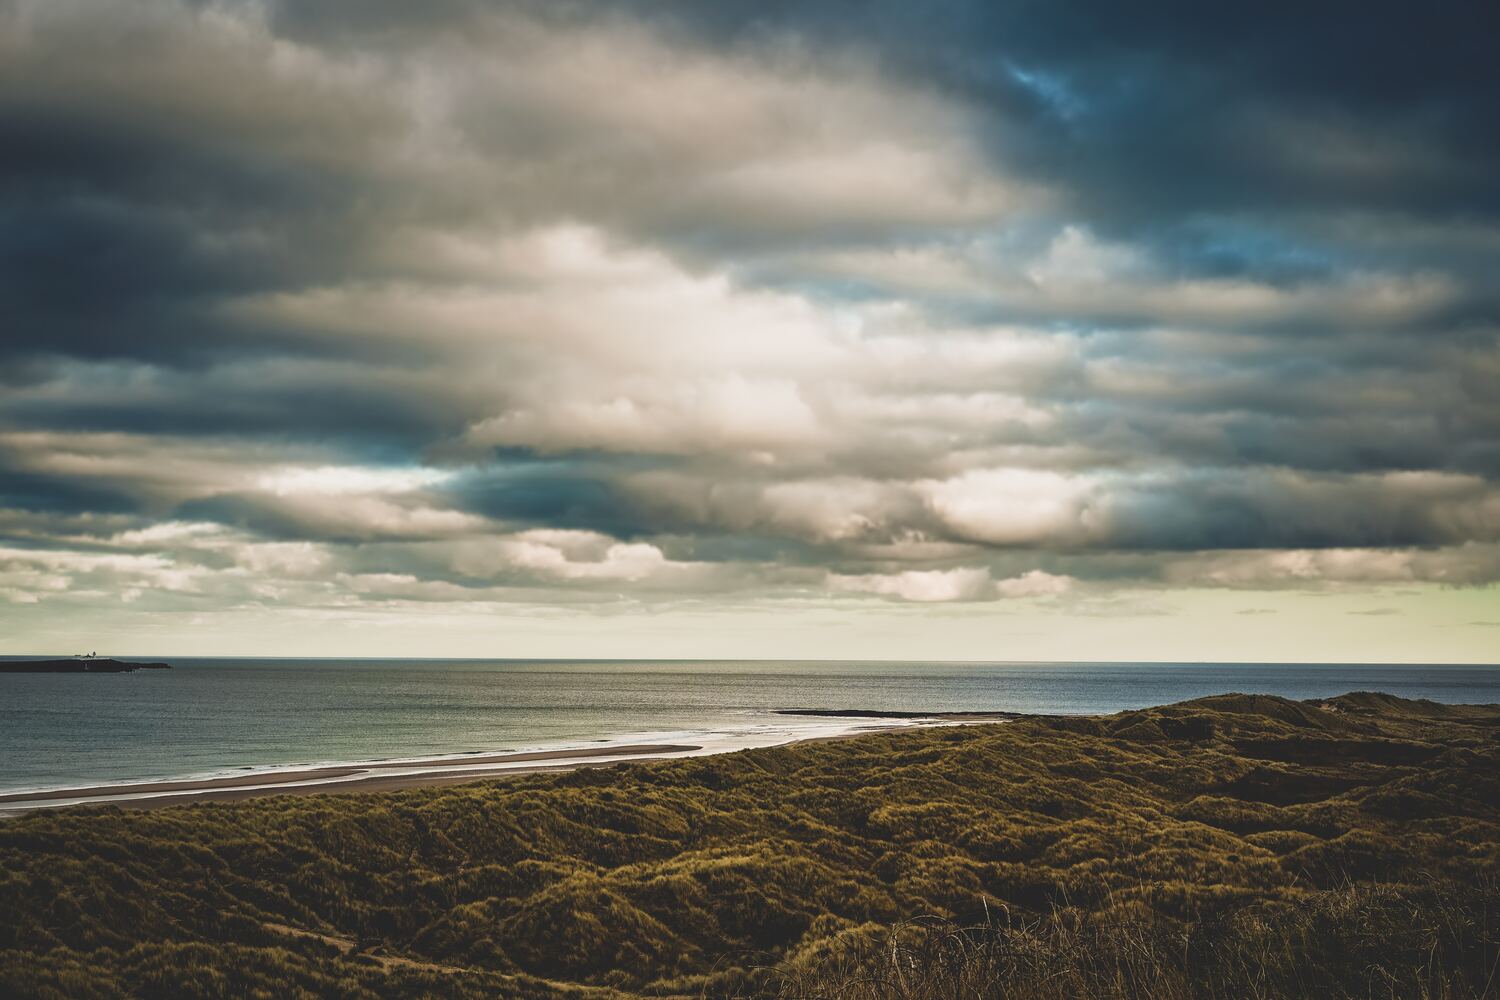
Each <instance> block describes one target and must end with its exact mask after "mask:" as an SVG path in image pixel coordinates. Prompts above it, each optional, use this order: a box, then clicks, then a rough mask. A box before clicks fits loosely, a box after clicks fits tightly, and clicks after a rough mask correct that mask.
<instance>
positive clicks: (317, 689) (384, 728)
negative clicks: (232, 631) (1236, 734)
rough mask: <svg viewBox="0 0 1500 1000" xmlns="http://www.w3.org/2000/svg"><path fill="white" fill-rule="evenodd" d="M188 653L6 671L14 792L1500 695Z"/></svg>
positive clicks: (1436, 688)
mask: <svg viewBox="0 0 1500 1000" xmlns="http://www.w3.org/2000/svg"><path fill="white" fill-rule="evenodd" d="M137 659H152V657H138V658H137ZM171 662H172V663H173V665H174V667H175V668H176V669H173V670H170V671H164V670H148V671H139V672H137V673H131V674H87V675H85V674H12V675H0V791H4V790H16V789H27V788H45V787H64V786H76V785H85V784H94V783H100V782H112V781H126V780H141V779H148V778H166V777H185V776H196V775H203V774H219V773H225V772H230V771H233V770H235V769H237V768H243V767H267V766H275V765H288V764H299V763H313V762H322V761H356V760H373V759H380V758H389V757H411V756H421V755H431V754H447V753H462V752H466V751H475V750H496V749H520V748H526V747H532V746H536V745H538V744H556V743H579V742H586V741H588V740H591V739H597V738H600V737H605V736H618V735H624V734H631V733H657V734H660V733H673V734H686V733H695V732H721V731H728V730H734V729H741V728H746V727H749V726H753V725H756V724H757V723H763V722H765V721H767V720H768V719H769V718H770V716H769V714H768V713H770V712H771V711H773V710H775V709H778V708H868V709H891V710H915V711H962V710H1005V711H1017V712H1044V713H1096V712H1114V711H1119V710H1122V709H1127V708H1141V707H1144V706H1148V705H1159V704H1164V703H1168V702H1173V701H1181V700H1183V699H1186V698H1194V697H1198V696H1201V695H1206V694H1218V693H1222V692H1226V691H1243V692H1255V693H1267V694H1280V695H1285V696H1287V697H1291V698H1317V697H1325V696H1328V695H1333V694H1342V693H1344V692H1347V691H1356V690H1377V691H1387V692H1390V693H1392V694H1397V695H1401V696H1403V697H1408V698H1430V699H1433V700H1435V701H1443V702H1453V703H1459V702H1500V666H1384V665H1357V664H1356V665H1349V664H1306V665H1304V664H1243V663H1235V664H1150V663H1070V664H1048V663H994V664H952V663H946V664H934V663H832V662H820V661H808V662H791V661H776V662H764V661H762V662H753V661H752V662H718V661H715V662H681V661H668V662H645V661H630V662H608V661H566V662H563V661H517V660H488V661H454V660H443V661H413V660H400V661H393V660H383V661H382V660H250V659H176V658H171Z"/></svg>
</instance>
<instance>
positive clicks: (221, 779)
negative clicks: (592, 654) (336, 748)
mask: <svg viewBox="0 0 1500 1000" xmlns="http://www.w3.org/2000/svg"><path fill="white" fill-rule="evenodd" d="M793 714H796V715H798V716H801V717H803V718H804V719H806V720H807V721H802V720H801V719H799V721H798V722H797V723H795V724H789V725H787V726H785V727H776V726H767V727H761V728H759V729H755V730H749V731H745V732H729V733H705V734H700V735H701V737H702V738H701V739H695V740H694V742H691V743H687V742H681V743H679V742H654V741H653V742H608V743H607V745H603V746H571V747H558V748H555V749H537V750H527V751H520V752H512V753H482V754H469V755H464V756H457V757H432V758H422V759H410V760H385V761H373V762H369V763H351V764H331V765H319V766H311V767H293V768H286V769H278V770H265V771H259V772H255V773H249V774H236V775H222V776H215V777H206V778H184V779H173V780H162V781H143V782H129V783H120V784H109V785H90V786H83V787H76V788H53V789H42V790H37V791H17V792H7V793H4V794H0V817H3V816H6V815H15V814H18V813H20V812H23V811H29V810H32V809H44V808H57V807H62V806H85V805H117V806H125V807H129V808H138V809H149V808H158V807H161V806H168V805H181V804H184V803H191V802H213V801H230V800H238V799H247V798H255V797H259V796H264V795H310V794H321V793H332V792H388V791H397V790H400V789H404V788H421V787H428V786H433V785H453V784H459V783H462V782H466V781H483V780H488V779H495V778H504V777H511V776H514V775H518V774H532V773H536V772H538V771H555V770H571V769H575V768H582V767H607V766H610V765H614V764H628V763H640V762H644V761H651V760H670V759H673V758H681V757H694V756H705V755H708V754H717V753H732V752H734V751H737V750H749V749H754V748H757V747H769V746H781V745H785V744H788V743H797V742H807V741H822V740H831V739H846V738H849V737H852V736H858V735H862V734H865V733H872V732H882V731H886V730H891V729H900V728H907V727H917V726H922V727H925V726H934V725H962V724H966V723H969V724H972V723H975V722H993V721H1004V720H1006V719H1007V718H1010V717H1011V716H1009V715H1008V714H1002V713H994V714H986V713H963V714H962V717H961V718H960V717H958V714H957V713H954V715H953V716H948V717H943V716H918V715H901V714H899V713H880V714H879V715H876V714H874V713H854V714H851V713H845V712H839V713H829V714H828V715H819V714H816V713H813V712H811V711H809V710H796V711H795V713H793ZM813 719H817V720H818V721H812V720H813ZM601 742H604V741H601Z"/></svg>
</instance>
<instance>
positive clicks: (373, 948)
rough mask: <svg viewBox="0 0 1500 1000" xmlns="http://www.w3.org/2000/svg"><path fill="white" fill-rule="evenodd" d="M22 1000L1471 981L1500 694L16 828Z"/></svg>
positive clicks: (31, 822) (7, 978) (868, 740)
mask: <svg viewBox="0 0 1500 1000" xmlns="http://www.w3.org/2000/svg"><path fill="white" fill-rule="evenodd" d="M0 871H3V879H0V994H4V995H14V996H51V997H58V996H67V997H94V996H100V997H103V996H117V995H121V994H139V995H145V996H153V997H175V996H194V995H207V996H226V997H227V996H261V997H283V996H296V995H328V996H427V995H436V996H457V997H479V996H496V995H499V996H536V997H555V996H575V995H577V996H612V995H620V994H628V995H635V994H648V995H661V994H665V995H689V996H699V995H703V996H762V995H769V996H786V997H792V996H828V997H832V996H835V995H837V996H840V997H848V998H874V997H880V998H896V997H965V996H1016V997H1063V996H1122V997H1123V996H1139V997H1147V996H1150V997H1166V998H1171V997H1192V996H1197V997H1209V996H1216V997H1272V996H1334V997H1338V996H1347V997H1393V996H1399V997H1407V996H1413V997H1415V996H1431V997H1478V996H1486V995H1488V996H1496V995H1497V991H1500V972H1497V968H1500V966H1497V963H1500V890H1497V877H1500V708H1460V707H1448V706H1440V705H1435V704H1431V703H1426V702H1406V701H1401V700H1398V699H1394V698H1389V697H1385V696H1381V695H1348V696H1345V697H1343V698H1337V699H1333V700H1331V701H1330V702H1327V703H1324V705H1323V706H1316V705H1311V704H1302V703H1296V702H1291V701H1286V700H1283V699H1278V698H1269V697H1248V696H1241V695H1226V696H1223V697H1218V698H1207V699H1203V700H1200V701H1196V702H1190V703H1186V704H1182V705H1176V706H1171V707H1167V708H1161V709H1153V710H1150V711H1143V712H1130V713H1125V714H1121V715H1118V716H1111V717H1107V718H1090V719H1078V718H1074V719H1057V718H1052V719H1048V718H1030V719H1023V720H1020V721H1017V722H1012V723H1006V724H1000V725H985V726H975V727H968V728H946V729H931V730H924V731H915V732H904V733H892V734H885V735H873V736H866V737H861V738H859V739H855V740H848V741H842V742H832V743H821V744H802V745H798V746H792V747H786V748H780V749H773V750H758V751H750V752H745V753H739V754H733V755H726V756H718V757H709V758H700V759H695V760H685V761H674V762H663V763H655V764H635V765H622V766H617V767H613V768H608V769H598V770H585V771H575V772H571V773H567V774H554V775H534V776H529V777H523V778H515V779H508V780H502V781H494V782H488V783H477V784H472V785H464V786H457V787H451V788H444V789H428V790H414V791H408V792H398V793H388V794H380V795H345V796H338V795H328V796H311V797H306V798H277V797H268V798H261V799H255V800H251V801H246V802H238V803H218V804H205V805H197V806H188V807H175V808H168V809H161V810H154V811H142V812H132V811H122V810H119V809H117V808H104V809H72V810H62V811H56V812H45V813H38V814H32V815H28V816H25V817H22V818H20V819H17V820H14V821H10V822H6V823H3V824H0Z"/></svg>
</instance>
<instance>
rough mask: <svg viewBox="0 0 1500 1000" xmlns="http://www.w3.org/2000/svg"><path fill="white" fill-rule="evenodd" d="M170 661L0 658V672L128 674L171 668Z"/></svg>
mask: <svg viewBox="0 0 1500 1000" xmlns="http://www.w3.org/2000/svg"><path fill="white" fill-rule="evenodd" d="M171 669H172V665H171V664H170V663H127V662H125V661H124V660H113V659H110V658H108V657H99V656H78V657H69V658H67V659H60V660H0V674H128V673H130V672H131V671H132V670H171Z"/></svg>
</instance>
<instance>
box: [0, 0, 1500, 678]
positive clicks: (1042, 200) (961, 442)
mask: <svg viewBox="0 0 1500 1000" xmlns="http://www.w3.org/2000/svg"><path fill="white" fill-rule="evenodd" d="M1314 8H1315V9H1309V8H1307V6H1306V5H1280V4H1273V5H1270V6H1264V5H1262V6H1259V7H1254V8H1249V7H1247V8H1245V9H1244V10H1243V11H1239V12H1233V11H1225V10H1221V9H1213V10H1210V9H1208V8H1204V7H1202V6H1201V5H1194V4H1178V3H1175V2H1165V0H1163V2H1157V3H1153V4H1150V5H1147V7H1145V8H1141V7H1140V6H1133V7H1126V6H1122V5H1119V4H1113V3H1104V2H1099V3H1092V2H1090V3H1084V4H1081V5H1078V4H1070V5H1062V6H1057V7H1055V8H1054V7H1048V6H1045V5H1037V4H1023V3H1016V4H988V3H977V2H961V0H951V2H945V3H941V4H937V5H898V4H885V3H879V2H872V3H860V4H854V3H831V2H830V3H811V4H789V5H780V4H763V3H758V4H745V5H739V4H732V3H731V4H711V5H702V4H693V3H683V4H680V5H673V4H632V3H618V4H577V5H574V4H549V3H535V4H532V3H516V4H486V3H478V2H458V0H452V2H442V3H432V4H399V3H377V4H370V3H318V4H292V3H275V2H243V3H241V2H220V3H201V2H189V0H142V2H138V3H131V4H120V3H109V2H103V0H0V601H3V602H8V603H5V604H4V609H3V610H0V620H3V621H5V622H6V623H7V626H8V631H9V632H10V634H11V636H12V640H11V641H12V644H13V645H18V647H25V648H29V646H27V644H28V643H31V644H33V645H34V644H35V642H37V641H40V638H38V637H44V636H53V635H56V634H60V633H62V632H65V631H67V630H73V631H78V632H87V629H88V626H87V625H86V624H83V623H86V622H88V621H89V620H90V619H91V618H94V619H98V620H104V619H105V618H107V616H108V615H115V614H117V613H118V610H119V607H120V602H122V601H123V602H125V604H126V605H128V606H129V609H130V611H129V615H130V617H129V619H128V620H129V621H131V622H134V623H137V624H136V625H132V626H131V629H134V631H128V634H129V635H130V636H132V637H134V639H135V640H138V644H145V643H147V642H148V640H147V639H141V638H139V637H140V636H143V635H149V636H152V637H156V638H158V639H160V640H161V641H164V642H168V643H170V641H171V639H172V637H173V636H174V635H176V634H178V632H180V631H181V630H183V629H190V628H193V627H196V626H195V625H194V624H193V623H195V622H197V623H200V624H201V623H203V622H210V621H212V620H214V616H223V615H233V614H253V615H263V616H266V617H267V620H272V619H273V618H274V614H273V613H275V614H281V615H284V616H289V617H294V618H298V619H299V620H309V619H311V620H319V619H323V620H328V621H352V620H376V619H378V620H381V621H384V622H387V623H389V622H405V623H407V624H408V625H409V627H410V628H411V629H416V630H420V629H422V628H423V627H426V625H427V624H428V623H431V622H434V621H439V620H441V618H440V616H441V615H442V614H444V613H446V612H445V608H446V609H451V608H463V609H465V610H466V613H469V614H473V615H480V616H482V615H484V614H494V615H495V616H497V620H498V619H500V618H504V619H505V620H506V621H508V622H514V621H515V620H516V611H517V609H524V611H525V614H526V615H530V616H539V617H541V618H546V619H548V620H553V619H556V617H557V616H562V619H564V620H566V621H569V622H572V623H573V626H572V627H576V628H578V629H588V628H593V627H596V626H597V627H606V626H601V625H598V623H600V622H610V621H618V620H619V617H620V614H621V612H624V611H629V612H631V613H636V614H640V615H646V616H657V617H659V618H660V619H661V620H662V621H663V622H670V621H676V620H678V619H675V618H672V615H674V614H679V613H682V612H683V611H684V609H687V610H688V611H691V612H692V613H703V614H711V615H719V616H724V615H731V616H732V615H733V614H734V613H735V611H736V609H761V610H762V611H763V610H764V609H766V608H775V609H779V611H778V613H779V614H782V615H784V617H785V619H786V620H787V621H788V622H789V624H788V625H787V626H786V627H787V628H788V629H790V630H792V632H795V629H796V627H797V625H796V623H797V622H798V621H804V620H812V619H815V618H817V616H819V615H823V614H827V613H838V614H853V615H858V614H860V613H861V612H862V609H863V610H864V611H872V610H873V611H876V612H879V613H880V614H892V613H896V609H906V611H911V612H912V613H915V611H916V610H917V608H918V607H920V608H924V609H926V612H925V613H926V614H928V615H929V616H931V615H937V616H938V617H935V618H934V617H928V618H926V619H923V620H924V621H928V622H941V621H942V620H943V619H942V615H943V614H959V613H964V614H970V615H974V614H983V615H989V616H991V618H992V620H996V621H999V620H1001V618H1003V616H1006V615H1012V616H1021V618H1017V619H1015V620H1022V618H1024V620H1025V621H1027V622H1030V623H1032V625H1033V626H1035V627H1038V628H1044V629H1069V628H1073V627H1074V625H1073V624H1072V623H1076V622H1086V621H1087V620H1091V619H1094V618H1110V617H1118V616H1126V617H1136V618H1141V619H1142V620H1145V619H1148V618H1151V619H1161V618H1163V616H1170V615H1171V614H1174V613H1179V612H1181V613H1186V612H1184V611H1183V609H1184V608H1186V607H1187V606H1188V605H1190V604H1191V603H1192V601H1193V600H1194V599H1195V598H1191V597H1188V598H1184V597H1183V596H1182V595H1194V594H1196V595H1199V597H1200V598H1202V599H1205V600H1206V599H1208V597H1212V596H1214V595H1218V596H1219V597H1223V598H1224V599H1226V600H1231V601H1238V604H1237V605H1235V606H1234V607H1232V608H1230V607H1228V606H1227V605H1226V610H1225V614H1232V615H1235V616H1236V618H1235V620H1236V621H1237V622H1239V623H1241V624H1246V623H1251V624H1253V623H1255V622H1256V621H1257V616H1258V615H1259V614H1263V613H1264V612H1266V611H1276V610H1279V609H1280V605H1278V606H1277V607H1266V606H1265V604H1266V601H1265V599H1264V595H1268V594H1269V595H1273V596H1275V598H1276V600H1277V601H1281V602H1285V601H1287V600H1290V599H1291V597H1290V596H1289V595H1300V598H1301V599H1305V600H1306V601H1316V600H1318V599H1324V598H1327V597H1328V596H1330V595H1340V594H1342V595H1353V596H1352V597H1351V598H1350V599H1351V600H1357V601H1359V602H1360V603H1358V604H1357V605H1351V607H1358V608H1364V609H1366V610H1363V611H1358V610H1356V611H1355V612H1354V613H1356V614H1363V615H1366V616H1369V615H1373V614H1375V612H1372V611H1369V610H1368V609H1369V608H1379V609H1380V614H1381V615H1386V614H1388V613H1389V612H1394V614H1391V615H1390V616H1391V617H1399V614H1400V609H1399V608H1398V607H1397V606H1395V605H1392V604H1390V603H1389V600H1388V597H1389V595H1391V594H1396V595H1397V596H1398V597H1399V596H1400V595H1401V594H1406V595H1408V596H1410V595H1413V594H1417V595H1420V596H1421V598H1422V600H1429V599H1430V600H1431V601H1432V602H1435V603H1432V604H1431V608H1438V609H1441V608H1442V607H1443V606H1444V605H1443V600H1445V598H1444V597H1443V595H1445V594H1449V595H1453V596H1452V598H1451V599H1452V600H1453V601H1455V602H1460V603H1458V604H1455V605H1454V608H1455V610H1454V612H1453V617H1454V621H1453V623H1452V628H1451V630H1450V631H1449V632H1448V633H1445V634H1446V635H1447V636H1448V637H1449V638H1448V639H1446V640H1444V641H1445V642H1447V645H1446V646H1440V647H1439V649H1438V650H1437V652H1438V653H1441V652H1443V651H1444V650H1446V651H1447V652H1448V653H1449V654H1450V655H1452V656H1455V657H1457V658H1470V657H1472V656H1475V655H1478V654H1477V653H1476V652H1475V651H1476V650H1478V649H1479V648H1480V647H1479V645H1478V644H1479V643H1480V641H1481V639H1480V638H1476V636H1479V634H1480V633H1481V632H1482V630H1480V629H1477V627H1471V626H1472V625H1473V622H1472V619H1473V618H1474V614H1475V612H1474V611H1473V610H1472V607H1471V603H1462V602H1471V599H1472V596H1473V595H1474V594H1475V593H1486V592H1488V593H1493V591H1492V587H1493V585H1494V584H1495V583H1496V581H1500V489H1497V485H1496V484H1497V480H1500V270H1497V268H1496V262H1497V260H1500V188H1497V186H1496V184H1495V178H1496V177H1500V100H1497V96H1496V95H1497V94H1500V68H1497V67H1500V61H1497V60H1495V59H1494V58H1493V53H1492V52H1491V51H1490V47H1491V40H1492V39H1493V38H1494V37H1495V35H1494V29H1495V28H1496V27H1497V25H1496V23H1495V15H1494V12H1493V10H1492V9H1491V8H1490V6H1489V5H1488V4H1484V3H1479V2H1474V3H1466V2H1459V3H1454V4H1439V5H1428V6H1427V7H1424V8H1421V9H1418V8H1413V7H1411V6H1409V5H1382V4H1376V5H1374V6H1371V5H1369V4H1361V5H1357V6H1356V5H1351V4H1343V3H1330V4H1321V5H1314ZM1475 588H1478V589H1477V590H1476V589H1475ZM1204 595H1207V596H1204ZM1382 595H1384V596H1382ZM1184 601H1186V603H1183V602H1184ZM1174 602H1175V603H1174ZM936 605H947V606H949V607H948V608H947V609H946V610H943V609H937V608H934V606H936ZM906 611H902V612H900V613H901V614H905V613H906ZM106 612H107V614H106ZM1434 615H1435V616H1436V617H1433V616H1434ZM360 616H365V617H364V618H361V617H360ZM1429 618H1431V619H1432V621H1433V622H1439V620H1440V619H1442V612H1441V611H1440V610H1439V611H1434V612H1432V613H1431V614H1430V615H1429ZM122 620H124V619H122ZM903 620H907V621H910V620H911V619H909V618H908V619H903ZM1275 620H1276V619H1273V618H1269V617H1266V618H1259V619H1258V621H1259V623H1260V624H1261V625H1262V626H1263V625H1264V622H1266V621H1275ZM1347 621H1361V619H1347ZM139 623H148V624H147V625H140V624H139ZM591 623H593V624H591ZM1465 623H1467V624H1465ZM668 627H670V626H669V625H663V628H668ZM1078 627H1083V626H1078ZM1163 627H1166V626H1163ZM1329 627H1330V628H1353V627H1354V626H1350V625H1347V624H1344V623H1340V624H1335V625H1330V626H1329ZM141 629H146V631H141ZM120 634H127V633H120ZM789 634H791V633H789ZM1454 637H1457V638H1454ZM1131 642H1133V643H1135V645H1134V646H1132V648H1130V649H1124V650H1121V655H1148V656H1149V655H1152V651H1153V648H1154V647H1151V646H1150V644H1149V642H1143V641H1140V640H1138V639H1132V640H1131ZM1465 643H1468V645H1465ZM636 651H640V650H636ZM646 651H647V652H649V650H646ZM785 651H786V652H789V653H796V652H797V651H798V650H797V647H796V644H795V642H793V641H791V640H789V644H788V646H787V647H786V650H785ZM965 651H966V652H969V653H972V652H973V648H972V647H965ZM715 652H727V651H724V650H719V649H715ZM1005 652H1006V651H1005V650H1004V649H997V650H995V652H994V653H993V654H992V655H996V656H1003V655H1005ZM933 655H941V651H936V650H935V651H934V654H933ZM980 655H983V654H980Z"/></svg>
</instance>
